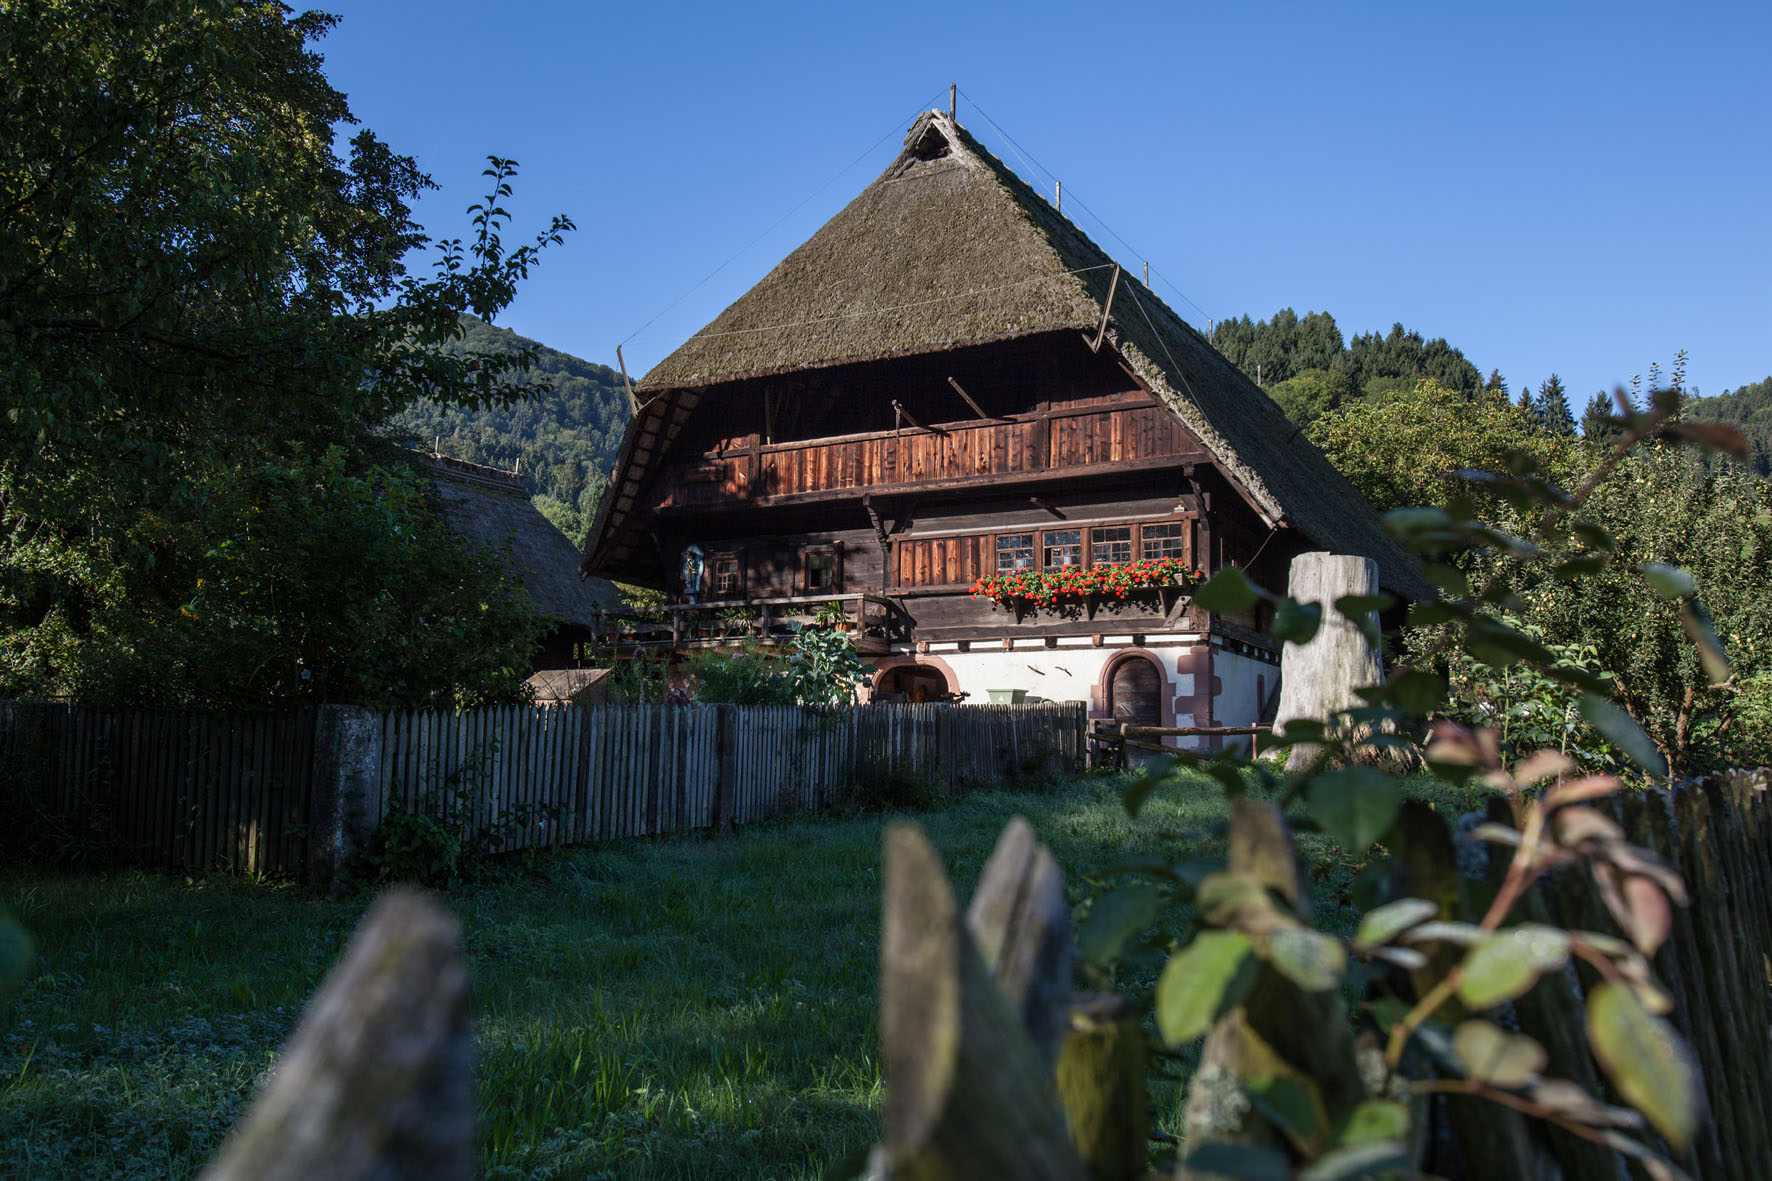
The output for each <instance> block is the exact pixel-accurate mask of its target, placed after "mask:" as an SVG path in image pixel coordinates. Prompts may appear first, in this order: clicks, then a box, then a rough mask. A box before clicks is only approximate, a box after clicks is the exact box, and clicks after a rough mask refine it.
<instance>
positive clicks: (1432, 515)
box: [1384, 508, 1452, 540]
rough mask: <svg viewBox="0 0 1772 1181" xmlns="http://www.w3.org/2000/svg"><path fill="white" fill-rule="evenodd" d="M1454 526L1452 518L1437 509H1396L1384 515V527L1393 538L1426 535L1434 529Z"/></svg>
mask: <svg viewBox="0 0 1772 1181" xmlns="http://www.w3.org/2000/svg"><path fill="white" fill-rule="evenodd" d="M1450 524H1452V518H1451V517H1449V516H1447V515H1446V512H1445V510H1444V509H1437V508H1394V509H1392V510H1391V511H1390V512H1388V513H1386V514H1384V527H1385V528H1386V529H1388V530H1390V532H1391V536H1393V537H1400V538H1404V539H1405V540H1406V539H1408V538H1409V537H1412V536H1414V535H1415V534H1417V533H1426V532H1428V531H1429V530H1432V529H1444V528H1446V527H1447V526H1448V525H1450Z"/></svg>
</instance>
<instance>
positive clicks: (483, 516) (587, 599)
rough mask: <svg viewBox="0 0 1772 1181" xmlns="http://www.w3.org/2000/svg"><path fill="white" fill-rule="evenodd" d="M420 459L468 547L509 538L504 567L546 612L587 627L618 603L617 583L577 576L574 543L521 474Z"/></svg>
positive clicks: (442, 458) (443, 458)
mask: <svg viewBox="0 0 1772 1181" xmlns="http://www.w3.org/2000/svg"><path fill="white" fill-rule="evenodd" d="M422 463H423V470H424V473H425V475H426V476H428V477H429V478H430V481H431V488H432V491H433V492H434V493H435V494H436V499H437V504H438V507H439V509H440V510H441V512H442V515H443V519H444V521H445V522H447V523H448V525H449V527H450V528H451V529H453V530H454V531H455V533H456V534H457V535H458V536H460V537H462V538H464V539H465V540H466V541H468V543H469V544H471V545H477V546H481V547H484V548H497V547H499V546H502V545H507V544H508V545H509V547H510V548H509V550H508V557H507V559H506V563H505V569H506V570H507V571H508V572H509V573H510V575H511V577H512V578H514V579H516V580H517V581H518V582H520V583H522V585H523V589H524V590H525V591H527V592H528V594H529V599H530V601H531V602H532V603H534V604H535V606H536V609H537V610H538V611H540V612H541V613H542V614H543V615H546V616H549V617H550V618H553V619H557V620H560V621H561V622H563V623H570V624H581V625H585V626H589V624H590V622H591V617H592V616H593V615H594V614H596V613H597V612H598V611H603V610H611V609H619V608H620V606H621V595H620V593H619V592H618V591H617V590H616V589H615V585H614V584H613V583H611V582H608V581H607V580H605V579H601V578H580V577H579V572H578V554H577V553H576V552H575V551H574V550H573V548H572V543H571V542H570V541H568V540H566V537H565V536H564V535H563V534H562V533H561V532H560V531H559V530H558V529H556V528H554V526H553V525H552V524H550V523H549V521H548V519H547V518H546V517H544V516H542V515H541V510H539V509H537V508H536V507H535V505H533V504H532V503H530V500H529V490H528V489H527V488H526V487H525V486H524V483H523V477H522V476H519V475H514V474H512V473H510V472H503V471H500V470H498V469H497V468H491V467H482V466H481V465H479V464H477V463H466V462H464V461H462V460H459V459H450V458H448V457H447V456H441V455H426V456H424V457H423V460H422Z"/></svg>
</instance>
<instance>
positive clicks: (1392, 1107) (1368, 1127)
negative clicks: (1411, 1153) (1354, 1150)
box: [1335, 1099, 1409, 1144]
mask: <svg viewBox="0 0 1772 1181" xmlns="http://www.w3.org/2000/svg"><path fill="white" fill-rule="evenodd" d="M1408 1136H1409V1109H1408V1108H1407V1107H1404V1106H1403V1105H1402V1104H1401V1103H1398V1102H1396V1101H1395V1100H1392V1099H1368V1100H1366V1101H1365V1102H1364V1103H1362V1104H1360V1105H1359V1106H1358V1107H1356V1108H1354V1110H1353V1112H1352V1114H1350V1115H1349V1116H1348V1117H1347V1122H1346V1123H1344V1124H1343V1125H1342V1127H1341V1135H1339V1136H1337V1137H1336V1138H1335V1139H1336V1143H1337V1144H1374V1143H1377V1142H1379V1141H1381V1140H1405V1139H1407V1138H1408Z"/></svg>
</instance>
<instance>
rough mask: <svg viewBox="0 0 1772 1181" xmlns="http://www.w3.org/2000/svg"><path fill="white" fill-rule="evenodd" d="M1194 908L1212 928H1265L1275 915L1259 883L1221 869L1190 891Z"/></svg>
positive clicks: (1264, 890) (1238, 873)
mask: <svg viewBox="0 0 1772 1181" xmlns="http://www.w3.org/2000/svg"><path fill="white" fill-rule="evenodd" d="M1194 908H1195V909H1196V910H1197V911H1199V914H1200V918H1201V919H1202V920H1204V921H1205V922H1207V923H1210V924H1211V925H1212V926H1214V927H1239V928H1250V927H1262V928H1267V927H1271V926H1272V925H1273V921H1274V916H1275V915H1276V914H1277V913H1278V912H1277V911H1276V910H1275V909H1274V900H1273V899H1272V898H1269V897H1268V893H1267V890H1266V889H1265V888H1264V887H1263V886H1262V884H1261V880H1260V879H1259V878H1257V877H1256V876H1255V875H1254V874H1250V873H1244V872H1240V871H1237V870H1223V871H1221V872H1219V873H1215V874H1212V875H1211V876H1210V877H1208V878H1206V880H1205V881H1203V882H1201V883H1200V885H1199V888H1198V889H1196V890H1195V891H1194Z"/></svg>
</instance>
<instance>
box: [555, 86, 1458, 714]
mask: <svg viewBox="0 0 1772 1181" xmlns="http://www.w3.org/2000/svg"><path fill="white" fill-rule="evenodd" d="M635 397H636V401H637V410H636V414H635V417H634V419H633V421H632V422H631V423H630V424H629V427H628V431H627V435H626V438H625V440H624V442H623V445H622V450H621V456H620V459H619V461H618V464H617V468H616V472H615V475H614V479H613V482H612V483H611V486H610V491H609V493H608V495H607V496H606V498H605V499H604V502H603V504H602V506H601V508H600V509H599V511H598V515H597V519H596V522H595V524H594V526H593V527H592V530H591V533H590V536H589V540H588V543H587V549H586V553H585V556H584V561H583V563H582V570H583V572H584V573H585V574H587V575H594V576H599V577H603V578H610V579H616V580H620V581H625V582H632V583H638V584H640V585H643V586H650V587H656V588H660V589H663V590H665V591H667V592H668V595H669V601H670V604H671V605H670V607H669V609H668V611H667V612H666V615H665V617H666V619H668V622H660V621H659V619H658V617H656V616H655V617H654V618H653V619H652V620H651V621H645V620H639V619H632V620H628V621H625V622H623V623H621V624H620V626H616V627H614V628H612V629H609V630H606V632H605V633H604V635H605V641H606V642H613V643H614V644H615V645H616V651H617V652H618V653H619V654H621V655H631V654H633V653H635V652H638V651H642V650H644V649H646V648H647V647H648V646H653V647H670V648H675V649H682V648H685V647H689V646H693V645H697V644H719V643H732V642H734V641H735V640H736V639H738V638H739V637H742V636H751V637H754V638H755V637H760V638H762V639H763V640H765V641H768V640H769V639H770V638H772V637H775V636H778V635H780V634H781V633H782V631H783V627H784V624H786V623H787V622H788V621H790V620H791V619H793V618H802V619H804V618H810V617H813V616H814V614H815V612H816V610H817V609H818V608H819V606H820V605H824V604H829V603H831V602H837V603H840V604H841V605H842V611H843V615H844V619H845V621H846V625H847V626H849V627H851V628H852V629H853V631H854V635H855V639H856V643H857V646H858V648H859V649H860V650H861V651H862V653H863V654H864V655H866V656H867V657H869V658H870V660H871V661H872V663H873V665H874V667H875V669H876V673H875V680H874V684H873V692H874V694H875V695H876V696H878V697H886V698H888V699H893V700H897V699H901V696H900V695H902V699H908V700H913V701H916V700H931V699H942V698H948V699H952V698H953V697H954V695H963V696H964V697H965V699H966V700H967V701H971V702H984V701H988V700H991V699H992V697H993V694H996V695H997V696H998V697H999V698H1000V697H1001V696H1002V693H1003V692H1004V691H1012V690H1020V691H1022V692H1024V693H1026V694H1027V695H1029V696H1033V697H1039V698H1045V699H1049V700H1060V701H1062V700H1083V701H1087V702H1088V703H1089V707H1090V711H1091V713H1092V715H1093V716H1096V717H1103V718H1109V717H1112V718H1119V719H1121V720H1127V721H1134V722H1140V723H1145V724H1154V725H1171V726H1193V725H1198V726H1205V725H1241V724H1248V723H1250V722H1254V721H1256V720H1258V719H1259V718H1260V717H1261V715H1262V714H1263V713H1264V712H1267V711H1270V710H1271V708H1272V703H1273V701H1274V699H1275V695H1276V692H1277V687H1278V672H1279V668H1278V665H1279V653H1280V645H1278V644H1277V643H1276V642H1275V641H1274V640H1273V639H1272V638H1271V635H1270V629H1269V622H1270V621H1269V619H1268V618H1267V615H1266V613H1265V611H1264V610H1262V609H1260V608H1258V609H1257V610H1255V611H1253V612H1246V613H1241V614H1236V615H1210V614H1207V613H1205V612H1203V611H1201V610H1200V609H1199V608H1198V607H1197V606H1195V605H1194V603H1193V602H1192V601H1191V599H1190V597H1189V595H1188V593H1187V590H1188V583H1189V582H1190V579H1188V578H1187V577H1185V576H1184V577H1182V578H1181V579H1179V580H1177V579H1176V578H1174V577H1171V576H1169V575H1167V574H1161V573H1159V574H1158V575H1154V576H1153V575H1151V574H1150V571H1152V570H1157V571H1159V572H1161V571H1171V572H1172V571H1173V570H1174V568H1176V567H1177V566H1180V567H1184V568H1185V569H1187V570H1189V571H1200V572H1202V573H1205V574H1210V573H1211V572H1213V571H1215V570H1217V569H1218V568H1219V567H1221V566H1224V565H1227V564H1229V565H1238V566H1243V567H1245V568H1247V569H1248V570H1249V571H1250V574H1251V576H1252V577H1253V578H1254V579H1255V580H1256V581H1258V582H1260V583H1262V584H1263V585H1267V586H1274V587H1278V588H1282V589H1283V588H1284V586H1285V582H1286V571H1287V565H1288V563H1289V561H1290V560H1291V558H1292V557H1293V556H1294V555H1296V554H1298V553H1300V552H1303V551H1306V550H1333V551H1335V552H1339V553H1350V554H1359V555H1364V556H1368V557H1371V558H1374V559H1376V560H1377V562H1378V565H1379V567H1380V571H1381V575H1380V578H1381V582H1382V583H1383V584H1384V585H1385V586H1386V587H1387V588H1389V589H1391V590H1393V591H1396V592H1400V593H1401V594H1403V595H1405V596H1408V597H1417V596H1419V595H1421V594H1423V593H1426V591H1425V584H1424V583H1423V582H1422V581H1421V576H1420V574H1419V573H1418V571H1417V570H1416V568H1415V567H1414V566H1413V564H1412V563H1411V560H1410V559H1409V558H1408V557H1407V556H1406V555H1405V554H1404V553H1403V552H1402V551H1401V550H1400V548H1399V547H1397V546H1396V545H1395V544H1394V543H1393V542H1392V541H1391V540H1390V539H1389V538H1388V537H1387V536H1386V535H1385V533H1384V532H1383V530H1382V528H1381V526H1380V525H1379V523H1378V522H1377V520H1376V519H1375V517H1374V515H1373V512H1372V510H1371V509H1370V507H1369V506H1368V505H1367V504H1366V502H1365V501H1364V500H1363V499H1362V498H1361V497H1360V495H1359V493H1358V492H1356V491H1355V490H1354V488H1353V487H1352V485H1350V484H1349V483H1348V482H1347V481H1346V480H1345V479H1344V478H1343V477H1342V476H1341V475H1340V474H1339V473H1337V472H1336V471H1335V470H1334V469H1333V468H1332V467H1331V466H1330V464H1329V462H1328V461H1327V460H1326V459H1325V458H1324V457H1323V455H1322V453H1321V452H1319V451H1318V450H1317V449H1316V448H1315V447H1314V446H1312V445H1311V443H1309V442H1308V441H1307V440H1306V439H1305V438H1304V437H1303V436H1302V435H1301V434H1300V432H1299V429H1298V428H1297V427H1295V426H1294V425H1293V424H1292V423H1291V422H1290V421H1288V420H1287V419H1286V417H1285V415H1284V414H1283V413H1282V412H1281V411H1280V409H1279V408H1278V407H1277V406H1276V405H1275V404H1274V403H1273V402H1272V401H1271V400H1269V399H1268V398H1267V397H1266V395H1264V394H1263V393H1262V392H1261V390H1260V389H1258V388H1257V387H1256V386H1255V385H1254V384H1253V383H1252V382H1250V381H1249V380H1248V379H1247V378H1245V377H1244V376H1243V375H1242V374H1241V373H1239V372H1238V371H1237V369H1236V368H1235V367H1233V366H1232V365H1231V364H1230V363H1229V362H1227V361H1226V360H1224V358H1223V357H1221V356H1220V355H1219V354H1218V353H1217V352H1216V351H1215V350H1214V349H1213V348H1212V346H1211V345H1210V344H1208V343H1207V341H1206V340H1205V339H1204V338H1203V337H1201V336H1200V335H1199V334H1198V333H1197V332H1195V331H1194V330H1193V329H1192V328H1191V327H1189V326H1188V325H1187V324H1186V323H1184V322H1183V321H1182V320H1181V319H1180V318H1179V317H1178V316H1176V315H1175V314H1174V313H1173V312H1171V311H1170V310H1169V309H1168V308H1167V307H1166V306H1164V304H1163V303H1162V301H1160V300H1159V299H1157V298H1156V296H1154V295H1153V294H1152V293H1151V292H1150V290H1149V289H1148V288H1146V287H1145V286H1144V285H1143V284H1141V283H1139V282H1138V281H1137V279H1135V278H1134V277H1133V276H1132V275H1131V274H1127V273H1123V272H1122V271H1121V270H1120V269H1119V268H1118V267H1117V266H1116V265H1115V264H1114V263H1113V261H1112V260H1111V259H1109V257H1108V256H1107V254H1106V253H1105V252H1103V251H1102V250H1101V249H1100V248H1099V247H1097V246H1096V245H1095V244H1094V243H1093V242H1091V241H1090V240H1089V239H1088V238H1087V237H1085V236H1084V235H1083V233H1082V232H1081V231H1080V230H1078V229H1077V227H1076V226H1074V225H1072V224H1071V223H1070V222H1069V221H1068V220H1066V219H1065V218H1064V217H1063V216H1062V215H1061V214H1060V213H1059V212H1058V211H1057V210H1056V209H1054V208H1053V206H1052V205H1051V204H1050V203H1048V202H1047V201H1046V200H1045V199H1044V198H1043V197H1042V196H1040V195H1039V194H1037V193H1036V192H1034V190H1033V189H1031V188H1030V187H1029V186H1028V185H1027V184H1026V183H1024V182H1023V181H1022V180H1021V179H1020V178H1019V177H1017V176H1016V175H1015V174H1014V173H1012V172H1010V171H1009V169H1008V168H1006V167H1005V166H1004V165H1003V163H1002V162H1001V161H999V160H997V159H996V158H995V157H993V156H992V155H991V154H990V153H989V152H987V151H985V150H984V149H983V148H982V147H981V146H980V145H979V144H978V143H977V141H975V140H974V139H973V138H972V137H971V136H970V135H969V134H967V132H966V131H965V130H964V129H963V128H962V127H960V125H959V124H958V123H956V122H955V121H954V119H953V118H952V117H951V116H950V115H949V114H947V113H945V112H940V111H931V112H929V113H927V114H924V115H923V116H921V117H920V118H919V119H918V120H917V122H916V124H915V126H913V127H912V128H911V131H910V134H909V135H908V137H907V138H906V140H905V147H904V151H903V152H902V153H901V154H900V155H899V157H898V158H897V159H896V160H895V161H893V163H892V165H891V166H890V167H889V168H887V169H886V171H885V172H884V173H883V174H882V175H881V176H880V177H879V178H878V179H877V180H875V181H874V182H873V184H871V185H869V186H868V187H867V189H865V190H864V191H863V192H862V193H861V194H860V195H859V196H858V197H856V198H855V200H853V201H852V202H850V204H849V205H848V206H847V207H846V208H845V209H843V210H842V212H840V213H838V214H837V215H836V216H835V217H833V218H832V219H831V220H830V221H829V222H828V223H827V224H826V225H825V226H824V227H823V228H822V229H820V230H819V231H818V232H817V233H816V234H814V235H813V236H812V237H811V239H809V240H808V241H807V242H806V243H805V244H804V245H802V246H801V247H800V248H799V249H797V250H795V251H794V252H793V253H792V254H790V255H789V256H788V257H787V258H786V259H784V260H783V261H782V262H781V264H780V265H778V266H777V267H776V268H775V269H774V270H773V271H771V272H770V273H769V274H768V275H767V276H766V277H765V278H764V279H763V280H762V281H761V282H759V283H758V284H757V285H756V286H755V287H753V288H752V289H751V290H750V291H748V292H747V293H746V294H745V295H744V296H742V297H741V298H740V299H739V300H738V301H737V302H736V303H734V304H733V305H732V306H731V307H729V308H727V309H726V310H725V311H724V312H723V313H721V315H720V316H719V318H718V319H716V320H715V321H714V322H713V323H711V324H709V325H708V326H707V327H706V328H705V329H703V330H702V331H701V332H698V333H697V334H696V335H694V336H693V337H691V338H690V339H689V340H688V341H686V342H685V343H684V344H683V345H682V347H680V348H679V349H677V350H676V351H675V352H674V353H672V354H671V355H670V356H668V357H666V358H665V359H664V360H663V361H662V362H660V363H659V364H658V366H657V367H656V368H654V369H653V370H652V371H651V372H650V373H648V374H647V375H646V376H645V377H644V378H643V379H642V380H641V381H640V382H639V384H638V385H637V387H636V389H635ZM1165 560H1167V561H1165ZM1138 563H1145V564H1144V565H1142V566H1135V564H1138ZM1113 568H1119V569H1120V570H1121V572H1122V573H1121V581H1122V582H1124V581H1128V580H1131V581H1135V582H1138V581H1139V578H1136V577H1134V576H1133V575H1130V574H1127V573H1126V572H1127V571H1128V570H1129V569H1134V570H1136V571H1143V572H1144V575H1143V576H1142V577H1143V582H1141V583H1140V584H1139V585H1135V586H1132V587H1129V588H1111V587H1110V589H1108V590H1106V591H1103V590H1100V589H1097V590H1095V591H1093V592H1092V591H1090V590H1089V589H1088V587H1089V586H1090V585H1097V586H1099V585H1101V584H1105V583H1111V581H1112V579H1113ZM1033 575H1045V576H1048V577H1047V579H1046V582H1047V585H1048V587H1049V588H1052V587H1056V588H1057V589H1056V590H1052V591H1050V593H1049V594H1048V598H1047V600H1046V601H1041V600H1040V599H1039V598H1037V597H1028V596H1025V595H1022V596H1017V595H1009V594H1006V595H999V596H998V597H986V596H981V595H978V594H975V593H974V588H975V586H977V585H978V584H979V580H980V579H1002V578H1006V580H1007V582H1008V583H1009V584H1010V585H1020V586H1021V587H1023V588H1026V587H1029V586H1032V585H1034V583H1036V582H1037V581H1038V579H1035V578H1033V577H1031V576H1033ZM1001 586H1002V582H1001V581H999V582H998V583H996V584H993V585H988V586H986V587H985V590H986V591H987V592H988V591H990V590H993V589H1000V587H1001ZM1121 589H1124V590H1125V594H1124V595H1123V596H1122V594H1121V593H1120V590H1121ZM824 611H825V613H826V616H825V617H826V618H831V617H833V616H832V608H830V607H828V606H826V607H824Z"/></svg>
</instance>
